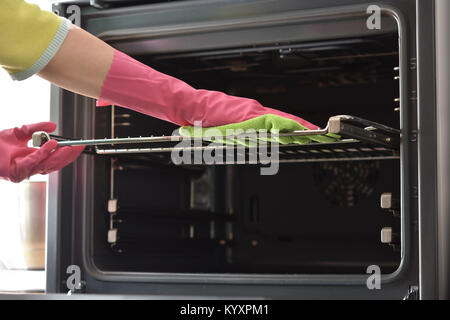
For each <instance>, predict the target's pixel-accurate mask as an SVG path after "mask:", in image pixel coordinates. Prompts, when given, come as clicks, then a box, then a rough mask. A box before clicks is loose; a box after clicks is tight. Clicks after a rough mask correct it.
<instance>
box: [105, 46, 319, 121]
mask: <svg viewBox="0 0 450 320" xmlns="http://www.w3.org/2000/svg"><path fill="white" fill-rule="evenodd" d="M110 104H116V105H120V106H123V107H126V108H129V109H131V110H134V111H137V112H141V113H144V114H146V115H150V116H152V117H155V118H159V119H162V120H166V121H169V122H172V123H175V124H177V125H180V126H192V125H194V121H202V126H203V127H215V126H221V125H225V124H230V123H238V122H242V121H245V120H249V119H253V118H256V117H259V116H262V115H265V114H274V115H278V116H281V117H285V118H288V119H292V120H295V121H297V122H298V123H300V124H301V125H303V126H304V127H306V128H308V129H319V127H317V126H315V125H313V124H312V123H310V122H308V121H306V120H304V119H302V118H299V117H296V116H294V115H291V114H288V113H285V112H281V111H278V110H275V109H271V108H266V107H263V106H262V105H261V104H260V103H259V102H257V101H256V100H252V99H247V98H239V97H234V96H229V95H227V94H225V93H222V92H217V91H208V90H198V89H194V88H192V87H191V86H189V85H188V84H186V83H185V82H183V81H181V80H178V79H176V78H173V77H171V76H168V75H165V74H163V73H161V72H158V71H156V70H154V69H152V68H150V67H148V66H146V65H145V64H142V63H140V62H139V61H136V60H135V59H133V58H131V57H129V56H127V55H126V54H124V53H122V52H120V51H117V50H116V51H115V53H114V59H113V62H112V64H111V68H110V70H109V72H108V75H107V76H106V79H105V82H104V83H103V87H102V90H101V93H100V97H99V101H98V102H97V106H102V105H110Z"/></svg>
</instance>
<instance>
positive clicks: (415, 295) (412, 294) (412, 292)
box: [403, 285, 419, 300]
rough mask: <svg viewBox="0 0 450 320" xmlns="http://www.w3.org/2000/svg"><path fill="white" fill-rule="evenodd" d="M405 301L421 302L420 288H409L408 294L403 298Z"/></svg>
mask: <svg viewBox="0 0 450 320" xmlns="http://www.w3.org/2000/svg"><path fill="white" fill-rule="evenodd" d="M403 300H419V287H418V286H415V285H411V286H409V290H408V293H407V294H406V295H405V296H404V297H403Z"/></svg>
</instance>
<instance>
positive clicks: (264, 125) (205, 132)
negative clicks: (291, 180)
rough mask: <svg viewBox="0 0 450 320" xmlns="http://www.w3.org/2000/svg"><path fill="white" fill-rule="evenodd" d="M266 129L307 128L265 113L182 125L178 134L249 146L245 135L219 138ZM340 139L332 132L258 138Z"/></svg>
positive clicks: (296, 141) (288, 141)
mask: <svg viewBox="0 0 450 320" xmlns="http://www.w3.org/2000/svg"><path fill="white" fill-rule="evenodd" d="M260 130H266V132H267V133H268V134H269V135H270V133H289V132H292V131H299V130H309V129H308V128H307V127H305V126H303V125H301V124H300V123H298V122H297V121H295V120H292V119H289V118H285V117H281V116H278V115H274V114H265V115H262V116H259V117H255V118H253V119H249V120H245V121H242V122H238V123H231V124H226V125H222V126H216V127H209V128H195V127H193V126H184V127H181V128H180V130H179V131H180V135H182V136H184V137H193V138H204V139H205V140H209V141H214V142H218V143H226V144H242V145H245V146H250V145H251V142H250V141H249V139H248V138H245V136H244V137H243V138H242V139H239V138H234V139H229V138H227V139H221V137H223V136H229V135H230V133H231V134H233V133H239V132H242V133H245V132H251V131H253V132H259V131H260ZM338 139H340V136H338V135H336V134H332V133H328V134H326V135H311V136H283V137H270V138H269V137H266V138H265V137H262V138H258V140H263V141H275V142H278V143H280V144H307V143H310V142H321V143H330V142H335V141H337V140H338Z"/></svg>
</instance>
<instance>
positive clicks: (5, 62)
mask: <svg viewBox="0 0 450 320" xmlns="http://www.w3.org/2000/svg"><path fill="white" fill-rule="evenodd" d="M69 29H70V22H69V21H68V20H67V19H64V18H61V17H58V16H57V15H55V14H53V13H51V12H48V11H44V10H41V9H40V8H39V6H37V5H32V4H29V3H27V2H25V1H23V0H0V66H2V67H3V68H4V69H5V70H6V71H7V72H8V73H9V74H10V75H11V77H12V78H13V79H14V80H24V79H26V78H28V77H30V76H32V75H33V74H36V73H38V72H39V71H41V70H42V69H43V68H44V67H45V66H46V65H47V64H48V62H49V61H50V60H51V59H52V58H53V56H54V55H55V54H56V52H57V51H58V49H59V48H60V46H61V44H62V43H63V41H64V39H65V37H66V35H67V33H68V32H69Z"/></svg>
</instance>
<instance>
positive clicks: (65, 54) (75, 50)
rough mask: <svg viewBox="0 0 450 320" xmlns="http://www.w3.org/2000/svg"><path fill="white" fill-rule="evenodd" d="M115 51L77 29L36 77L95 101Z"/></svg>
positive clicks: (69, 34) (72, 29) (75, 28)
mask: <svg viewBox="0 0 450 320" xmlns="http://www.w3.org/2000/svg"><path fill="white" fill-rule="evenodd" d="M113 56H114V49H113V48H112V47H111V46H109V45H108V44H106V43H105V42H103V41H102V40H100V39H98V38H96V37H94V36H93V35H91V34H90V33H88V32H86V31H84V30H83V29H80V28H78V27H76V26H73V25H72V27H71V29H70V31H69V33H68V35H67V37H66V39H65V40H64V42H63V44H62V45H61V48H60V49H59V51H58V52H57V53H56V54H55V56H54V57H53V59H52V60H51V61H50V62H49V63H48V64H47V66H46V67H45V68H44V69H43V70H42V71H41V72H39V73H38V75H39V76H40V77H42V78H44V79H46V80H48V81H50V82H51V83H53V84H55V85H57V86H59V87H62V88H64V89H67V90H70V91H73V92H76V93H79V94H82V95H85V96H88V97H91V98H98V97H99V95H100V91H101V88H102V84H103V82H104V80H105V78H106V75H107V74H108V70H109V68H110V66H111V63H112V60H113Z"/></svg>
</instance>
